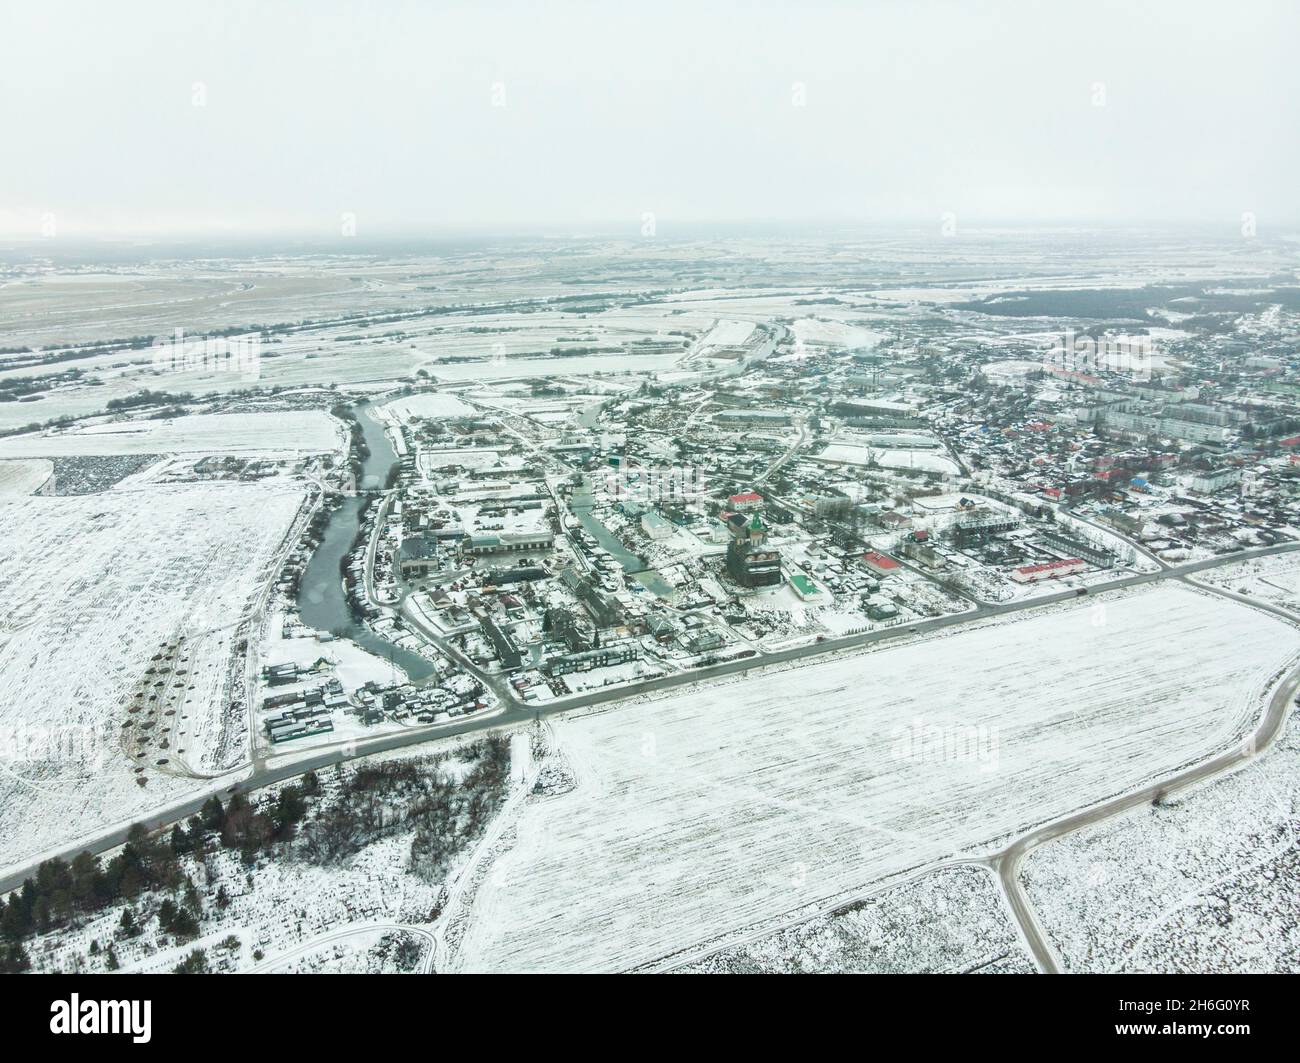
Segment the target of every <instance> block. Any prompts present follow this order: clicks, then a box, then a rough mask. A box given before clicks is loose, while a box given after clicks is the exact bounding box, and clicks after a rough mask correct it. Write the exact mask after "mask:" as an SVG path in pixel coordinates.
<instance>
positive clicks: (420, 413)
mask: <svg viewBox="0 0 1300 1063" xmlns="http://www.w3.org/2000/svg"><path fill="white" fill-rule="evenodd" d="M382 409H383V412H384V413H385V414H388V415H391V416H392V417H394V418H396V419H397V420H398V421H400V422H402V423H406V422H409V421H411V420H412V419H413V418H416V417H432V418H435V419H438V418H444V417H447V418H454V417H473V416H475V415H476V414H477V412H478V411H477V410H475V409H474V407H473V406H470V405H469V404H468V403H466V402H465V401H463V400H462V399H459V398H457V397H456V396H455V395H449V394H444V393H441V392H424V393H422V394H419V395H405V396H403V397H402V398H398V399H394V400H393V401H392V402H388V403H385V404H384V406H383V408H382Z"/></svg>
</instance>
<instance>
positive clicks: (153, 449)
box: [0, 410, 343, 458]
mask: <svg viewBox="0 0 1300 1063" xmlns="http://www.w3.org/2000/svg"><path fill="white" fill-rule="evenodd" d="M341 432H342V429H341V426H340V425H339V423H338V422H337V421H336V420H334V418H332V417H330V416H329V414H327V413H322V412H321V411H319V410H284V411H281V412H278V413H211V414H208V413H200V414H192V415H191V416H188V417H177V418H174V419H170V420H157V421H154V420H144V421H103V422H100V423H97V424H91V425H87V426H84V427H80V428H75V429H70V430H67V431H61V432H42V433H33V434H31V435H19V436H9V437H7V438H5V439H0V458H9V457H14V458H21V457H52V456H56V455H85V454H176V453H200V454H201V453H214V454H220V453H227V452H230V451H249V450H252V451H270V450H276V451H300V452H303V453H312V454H318V453H325V452H327V451H333V450H339V449H340V448H341V447H342V445H343V437H342V434H341Z"/></svg>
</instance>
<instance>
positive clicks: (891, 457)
mask: <svg viewBox="0 0 1300 1063" xmlns="http://www.w3.org/2000/svg"><path fill="white" fill-rule="evenodd" d="M818 457H819V458H821V460H822V461H831V462H842V463H844V464H845V465H868V464H870V463H871V462H873V461H874V462H875V463H876V464H878V465H879V466H880V467H881V468H883V469H920V470H921V471H923V472H939V473H945V474H948V475H954V476H955V475H956V474H957V473H958V472H959V471H960V470H959V469H958V468H957V463H956V462H955V461H953V460H952V458H950V457H948V456H947V455H946V454H944V452H943V451H941V450H896V449H895V450H886V449H884V448H882V447H868V446H860V445H858V444H855V443H831V444H830V445H829V446H827V447H826V448H825V449H824V450H823V451H822V452H821V454H819V455H818Z"/></svg>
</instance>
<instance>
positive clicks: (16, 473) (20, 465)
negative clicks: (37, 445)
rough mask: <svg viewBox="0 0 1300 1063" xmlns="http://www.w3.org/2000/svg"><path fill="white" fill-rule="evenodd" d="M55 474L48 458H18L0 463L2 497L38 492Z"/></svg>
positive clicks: (0, 492) (0, 491) (52, 464)
mask: <svg viewBox="0 0 1300 1063" xmlns="http://www.w3.org/2000/svg"><path fill="white" fill-rule="evenodd" d="M53 472H54V463H53V462H52V461H49V460H48V459H46V458H18V459H15V460H12V461H0V495H30V494H31V493H32V492H33V491H38V490H40V488H41V487H42V486H43V485H44V484H45V482H46V481H47V480H49V478H50V475H51V474H52V473H53Z"/></svg>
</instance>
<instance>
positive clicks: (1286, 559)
mask: <svg viewBox="0 0 1300 1063" xmlns="http://www.w3.org/2000/svg"><path fill="white" fill-rule="evenodd" d="M1196 580H1197V582H1198V583H1207V584H1209V585H1210V586H1212V587H1221V588H1223V589H1224V590H1229V591H1235V592H1236V593H1238V594H1245V595H1248V596H1250V597H1252V598H1259V599H1261V600H1262V601H1266V602H1269V603H1270V604H1272V605H1277V606H1280V607H1281V608H1283V609H1290V610H1293V611H1294V612H1300V554H1292V553H1287V554H1273V555H1271V556H1269V557H1255V558H1250V559H1249V560H1246V561H1238V562H1237V563H1236V564H1233V565H1224V566H1222V567H1221V568H1216V569H1210V570H1208V571H1206V572H1201V573H1198V574H1197V576H1196Z"/></svg>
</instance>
